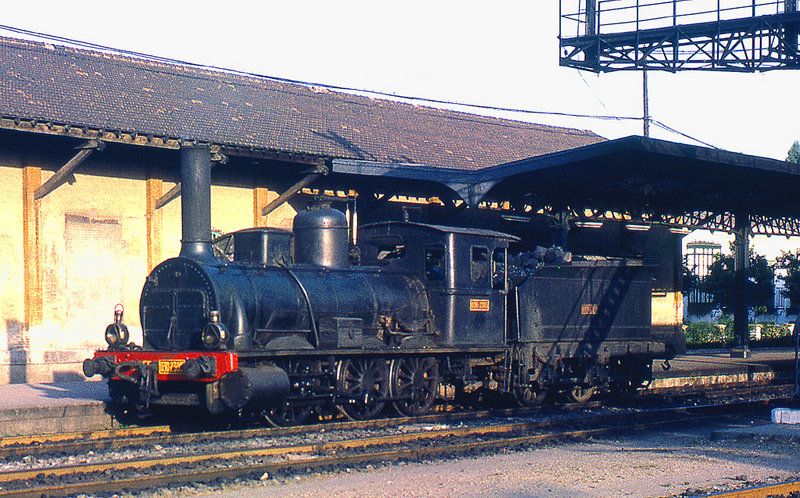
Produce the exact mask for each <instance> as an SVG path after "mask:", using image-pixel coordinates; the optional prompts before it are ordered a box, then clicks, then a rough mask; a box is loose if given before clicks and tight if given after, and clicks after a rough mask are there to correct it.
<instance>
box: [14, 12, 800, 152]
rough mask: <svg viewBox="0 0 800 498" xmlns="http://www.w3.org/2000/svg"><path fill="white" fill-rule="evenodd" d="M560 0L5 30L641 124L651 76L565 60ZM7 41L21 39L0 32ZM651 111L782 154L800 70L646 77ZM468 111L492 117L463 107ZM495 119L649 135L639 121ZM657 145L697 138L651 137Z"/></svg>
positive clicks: (79, 16)
mask: <svg viewBox="0 0 800 498" xmlns="http://www.w3.org/2000/svg"><path fill="white" fill-rule="evenodd" d="M558 7H559V5H558V0H527V1H516V0H498V1H496V2H476V1H470V0H461V1H450V0H425V1H418V0H406V1H403V2H394V1H388V0H384V1H375V0H372V1H362V0H352V1H348V0H338V1H330V0H328V1H312V0H293V1H285V0H284V1H269V0H267V1H259V2H255V1H252V2H251V1H238V0H228V1H226V2H197V1H180V0H178V1H175V0H172V1H164V0H161V1H158V2H155V1H151V0H139V1H137V2H133V3H125V2H123V3H118V2H112V3H104V4H103V3H100V4H97V3H86V4H76V3H74V2H72V3H70V2H64V1H63V0H59V1H53V0H37V1H31V2H7V4H5V5H3V16H2V18H1V19H0V24H3V25H7V26H13V27H15V28H21V29H27V30H31V31H37V32H42V33H47V34H52V35H58V36H62V37H68V38H73V39H78V40H82V41H87V42H92V43H97V44H101V45H106V46H111V47H115V48H119V49H123V50H130V51H136V52H142V53H148V54H153V55H157V56H161V57H168V58H172V59H178V60H182V61H187V62H193V63H199V64H206V65H210V66H217V67H223V68H228V69H234V70H242V71H246V72H250V73H256V74H260V75H267V76H275V77H281V78H289V79H294V80H302V81H310V82H315V83H322V84H329V85H336V86H344V87H351V88H357V89H363V90H374V91H380V92H386V93H390V94H394V95H407V96H419V97H424V98H430V99H437V100H446V101H455V102H462V103H471V104H478V105H484V106H494V107H503V108H514V109H525V110H531V111H548V112H565V113H577V114H591V115H613V116H637V117H638V116H642V112H643V111H642V75H641V73H638V72H616V73H610V74H601V75H596V74H594V73H586V72H580V71H577V70H575V69H569V68H562V67H560V66H559V64H558V26H559V10H558ZM0 34H3V35H6V36H20V35H17V34H12V33H8V32H4V31H2V30H0ZM648 79H649V95H650V113H651V115H652V117H653V118H654V119H657V120H659V121H661V122H663V123H665V124H667V125H668V126H670V127H672V128H675V129H677V130H679V131H680V132H682V133H684V134H686V135H689V136H690V137H694V138H697V139H699V140H702V141H703V142H706V143H708V144H711V145H713V146H715V147H719V148H722V149H726V150H730V151H734V152H742V153H745V154H751V155H757V156H763V157H770V158H774V159H781V160H783V159H785V158H786V154H787V151H788V149H789V147H790V146H791V144H792V142H793V141H794V140H800V98H798V94H800V71H770V72H766V73H758V74H738V73H711V72H684V73H677V74H671V73H666V72H653V71H651V72H650V73H649V77H648ZM464 110H467V111H469V112H477V113H488V112H487V111H480V110H475V109H473V110H470V109H464ZM492 114H494V115H498V116H502V117H507V118H511V119H518V120H522V121H532V122H538V123H546V124H553V125H559V126H568V127H572V128H580V129H587V130H592V131H594V132H595V133H597V134H599V135H601V136H603V137H606V138H609V139H613V138H619V137H623V136H628V135H641V134H642V122H641V121H635V120H634V121H631V120H625V121H615V120H597V119H579V118H566V117H554V116H547V115H542V114H535V113H504V112H495V113H492ZM651 136H652V137H655V138H660V139H665V140H671V141H676V142H686V143H694V144H697V143H696V142H692V141H691V140H689V139H687V138H686V137H684V136H682V135H676V134H674V133H670V132H667V131H664V130H661V129H659V128H651Z"/></svg>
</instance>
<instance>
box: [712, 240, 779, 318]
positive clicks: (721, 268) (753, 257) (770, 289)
mask: <svg viewBox="0 0 800 498" xmlns="http://www.w3.org/2000/svg"><path fill="white" fill-rule="evenodd" d="M774 280H775V271H774V269H773V268H772V267H771V266H770V264H769V263H768V262H767V258H765V257H764V256H761V255H760V254H754V253H753V252H752V251H750V266H749V268H748V269H747V304H748V306H749V307H751V308H760V307H764V308H767V309H772V308H773V307H774V292H775V282H774ZM734 289H735V272H734V259H733V256H717V259H716V260H715V261H714V262H713V263H711V266H710V267H709V272H708V275H707V276H706V277H705V278H704V279H703V281H702V282H701V283H700V290H702V291H703V292H706V293H708V294H710V295H711V296H712V301H713V302H714V304H716V305H717V306H719V307H721V308H722V309H724V310H730V309H731V307H732V306H733V297H734V296H733V291H734Z"/></svg>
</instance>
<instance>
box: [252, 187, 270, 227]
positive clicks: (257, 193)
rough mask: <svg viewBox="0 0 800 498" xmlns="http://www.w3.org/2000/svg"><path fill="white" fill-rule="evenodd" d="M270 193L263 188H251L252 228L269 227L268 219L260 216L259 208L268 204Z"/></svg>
mask: <svg viewBox="0 0 800 498" xmlns="http://www.w3.org/2000/svg"><path fill="white" fill-rule="evenodd" d="M270 194H271V192H270V191H269V189H266V188H263V187H253V226H254V227H266V226H269V218H268V217H266V216H262V215H261V206H263V205H265V204H268V203H269V202H270V197H272V196H270Z"/></svg>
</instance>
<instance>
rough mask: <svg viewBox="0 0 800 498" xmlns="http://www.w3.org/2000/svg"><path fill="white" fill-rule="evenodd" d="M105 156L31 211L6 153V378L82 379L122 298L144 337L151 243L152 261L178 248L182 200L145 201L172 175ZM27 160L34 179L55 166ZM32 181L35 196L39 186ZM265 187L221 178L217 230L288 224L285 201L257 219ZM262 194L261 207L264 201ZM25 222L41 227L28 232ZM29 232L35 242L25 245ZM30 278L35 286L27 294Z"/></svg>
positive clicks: (1, 274) (14, 161) (1, 345)
mask: <svg viewBox="0 0 800 498" xmlns="http://www.w3.org/2000/svg"><path fill="white" fill-rule="evenodd" d="M102 154H103V153H95V156H96V157H97V158H98V159H95V161H94V162H93V164H92V167H87V168H80V167H79V168H78V169H77V170H76V171H75V173H74V181H71V182H70V183H65V184H63V185H61V186H60V187H59V188H58V189H56V190H55V191H53V192H52V193H50V194H49V195H47V196H45V197H44V198H42V199H41V200H40V201H36V202H35V203H31V202H29V203H28V206H35V209H33V210H31V209H30V208H29V209H28V211H30V212H29V213H27V214H26V211H25V210H24V209H23V206H24V205H25V198H26V197H25V193H24V192H25V191H26V186H25V185H24V184H23V176H24V174H23V171H24V170H23V168H22V166H23V164H22V160H21V159H19V158H17V157H15V155H14V152H13V151H11V152H9V150H5V151H0V184H2V185H3V187H4V188H3V198H2V200H1V201H0V384H5V383H39V382H51V381H65V380H81V379H83V378H84V377H83V375H82V374H81V363H82V361H83V359H84V358H87V357H88V356H91V354H92V352H93V351H94V350H96V349H98V348H105V347H106V344H105V341H104V339H103V331H104V330H105V327H106V325H108V324H109V323H110V322H111V321H112V320H113V310H114V306H115V305H116V304H117V303H122V304H123V305H124V306H125V309H126V313H125V323H126V324H127V326H128V328H129V330H130V331H131V339H132V340H133V341H134V342H136V343H138V344H141V342H142V339H141V337H142V335H141V325H140V323H139V294H140V292H141V288H142V284H143V283H144V280H145V277H146V275H147V273H148V272H149V270H150V266H151V263H150V262H149V261H148V251H149V252H150V253H151V261H152V264H153V265H154V264H157V263H158V262H160V261H162V260H163V259H166V258H169V257H173V256H177V255H178V253H179V251H180V238H181V220H180V198H178V199H176V200H173V201H172V202H170V203H169V204H167V205H166V206H164V207H163V208H162V209H160V210H158V211H149V210H148V200H149V199H153V198H158V197H160V195H162V193H166V192H167V191H168V190H169V189H170V188H171V187H173V186H174V183H170V182H169V181H167V180H164V181H161V180H158V181H157V183H148V181H147V179H146V178H145V177H146V176H147V175H145V174H144V173H143V172H144V171H147V166H148V165H145V164H135V162H131V161H129V160H125V162H124V164H121V163H115V162H114V161H115V159H114V157H115V156H111V155H109V156H103V155H102ZM20 155H22V154H20ZM68 158H69V157H67V159H68ZM117 159H118V158H117ZM26 161H28V162H27V163H26V164H25V165H26V166H29V167H33V168H34V173H35V174H34V175H33V176H32V177H33V178H36V179H38V175H39V170H38V168H41V183H44V182H46V181H47V179H48V178H50V177H51V176H52V175H53V171H55V169H56V168H57V167H58V164H56V165H55V167H54V165H53V164H52V163H51V164H42V165H38V164H32V163H31V160H30V158H29V157H28V158H26ZM41 161H42V162H45V161H50V159H42V160H41ZM104 161H105V162H104ZM175 166H176V167H177V165H175ZM115 172H118V174H114V173H115ZM30 178H31V177H30V176H29V179H30ZM71 180H72V179H71ZM154 186H155V187H157V188H155V190H154V191H152V192H151V190H152V189H153V187H154ZM34 187H35V185H34ZM27 188H28V190H27V192H28V197H27V198H30V195H31V194H32V192H33V190H34V189H33V188H32V187H30V185H28V187H27ZM265 190H266V189H254V188H252V186H251V185H247V182H244V184H243V185H240V186H230V185H226V186H220V185H214V186H213V187H212V226H213V228H214V229H215V230H218V231H220V232H222V233H227V232H230V231H234V230H237V229H241V228H247V227H251V226H253V225H254V221H255V222H259V223H260V224H262V225H265V226H266V225H270V226H283V227H285V226H287V220H288V226H291V217H292V216H293V214H294V212H293V211H292V210H291V209H287V208H285V207H284V208H283V209H282V210H281V211H280V213H281V216H279V217H278V216H275V215H273V216H271V217H270V218H269V219H268V220H267V219H266V218H264V219H263V220H258V218H257V217H254V211H255V209H256V208H257V205H254V200H255V199H257V198H258V197H259V196H258V195H256V192H263V191H265ZM275 195H277V194H275V193H274V192H268V195H267V196H266V197H267V198H268V199H272V198H274V197H275ZM261 197H265V196H264V195H263V194H262V195H261ZM262 202H263V204H262V207H263V205H264V204H266V202H267V199H266V198H265V199H264V200H263V201H262ZM148 219H149V220H150V223H148ZM25 220H27V221H28V222H30V226H31V227H32V228H31V230H32V231H31V232H30V233H33V234H35V235H34V236H29V237H28V238H27V239H26V237H25V229H24V228H23V226H24V225H25V226H28V225H26V224H25ZM26 240H31V241H32V242H31V243H30V244H29V245H30V247H31V248H32V249H30V250H29V251H28V253H26V250H25V244H26ZM37 256H38V261H34V260H35V259H36V257H37ZM26 265H27V266H26ZM26 268H28V270H26ZM31 282H33V283H31ZM26 285H27V286H28V287H27V288H28V289H30V288H31V287H33V288H34V289H33V292H30V291H28V292H26ZM37 285H38V286H39V287H38V288H37ZM26 294H27V295H28V298H27V303H26Z"/></svg>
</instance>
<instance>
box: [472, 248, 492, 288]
mask: <svg viewBox="0 0 800 498" xmlns="http://www.w3.org/2000/svg"><path fill="white" fill-rule="evenodd" d="M471 260H472V265H471V270H472V271H471V274H472V281H473V282H486V280H487V279H488V278H489V249H487V248H485V247H482V246H472V258H471Z"/></svg>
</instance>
